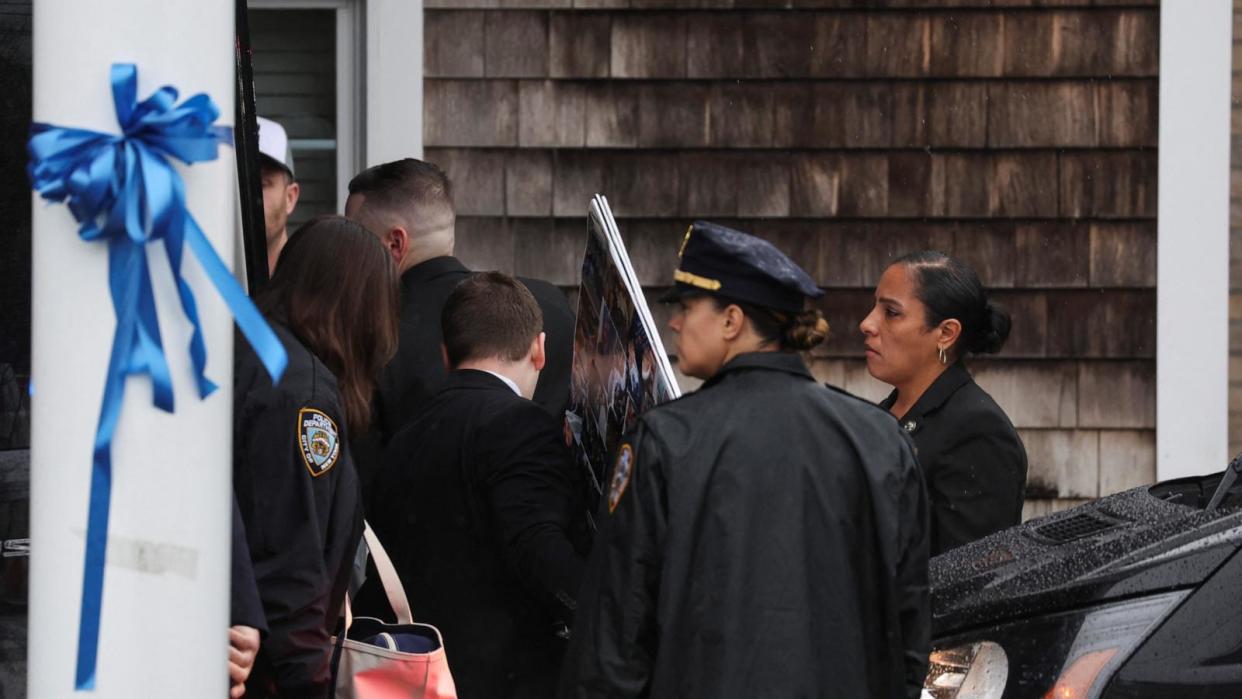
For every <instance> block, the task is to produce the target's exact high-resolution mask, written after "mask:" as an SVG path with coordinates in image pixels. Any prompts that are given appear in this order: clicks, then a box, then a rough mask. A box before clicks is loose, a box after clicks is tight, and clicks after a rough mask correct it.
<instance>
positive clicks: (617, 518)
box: [561, 352, 929, 699]
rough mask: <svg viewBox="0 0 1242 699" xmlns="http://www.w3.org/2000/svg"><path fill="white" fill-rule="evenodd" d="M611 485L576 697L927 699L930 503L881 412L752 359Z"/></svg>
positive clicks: (576, 661) (618, 471) (641, 448)
mask: <svg viewBox="0 0 1242 699" xmlns="http://www.w3.org/2000/svg"><path fill="white" fill-rule="evenodd" d="M609 480H610V482H609V484H608V491H609V492H608V496H607V498H606V499H605V501H604V503H603V504H602V506H601V508H600V515H599V530H598V531H597V532H596V537H595V541H594V543H593V545H592V549H591V556H590V558H589V560H588V564H587V570H586V573H585V575H584V578H583V585H582V588H581V590H580V591H579V596H578V602H579V604H578V611H577V613H576V616H575V620H576V621H575V626H574V628H573V633H572V636H571V641H570V650H569V654H568V655H567V657H566V660H565V670H564V673H563V675H562V681H561V696H563V697H609V698H610V699H611V698H620V697H661V698H664V697H667V698H670V699H671V698H674V697H676V698H681V697H712V698H713V699H727V698H730V697H738V698H739V699H741V698H745V699H753V698H755V697H843V698H845V697H848V698H850V699H855V698H858V697H901V696H910V697H916V696H918V693H919V690H920V687H921V686H922V681H923V676H924V674H925V670H926V663H927V654H928V651H929V645H928V644H929V639H928V634H929V608H928V596H927V533H926V532H927V524H926V518H927V514H926V495H925V493H924V491H923V484H922V480H921V478H920V475H919V472H918V465H917V463H916V461H915V459H914V455H913V450H912V448H911V446H910V442H909V440H908V439H907V438H906V437H905V436H904V435H903V434H902V433H901V430H900V429H899V428H898V427H897V426H896V424H894V422H893V420H892V418H891V417H889V416H888V415H885V414H884V412H883V411H881V410H878V409H877V408H876V406H875V405H873V404H870V403H867V402H864V401H862V400H859V399H857V398H854V397H853V396H850V395H848V394H844V393H842V392H839V391H836V390H834V389H830V388H827V387H825V386H822V385H820V384H818V383H816V382H815V380H814V379H813V378H812V377H811V375H810V373H809V372H808V371H807V369H806V366H805V365H804V364H803V362H802V360H801V359H800V358H799V357H798V356H797V355H795V354H790V353H784V352H767V353H753V354H743V355H741V356H739V357H737V358H735V359H733V360H732V361H730V362H729V363H728V364H726V365H725V366H724V367H723V368H722V369H721V370H720V371H719V372H718V373H717V374H716V375H715V376H714V377H712V378H711V379H710V380H709V381H708V382H707V383H706V384H704V386H703V388H702V389H700V390H699V391H697V392H695V393H692V394H689V395H687V396H685V397H682V398H680V399H678V400H675V401H672V402H670V403H666V404H664V405H660V406H657V407H655V408H652V409H651V410H649V411H648V412H646V413H644V414H643V415H642V416H641V417H640V418H639V420H638V423H637V426H636V428H635V431H634V432H633V434H632V435H630V436H629V437H628V438H627V439H626V441H624V442H623V443H622V446H621V448H620V452H619V454H618V456H617V459H616V464H615V465H614V467H613V471H612V474H611V476H610V479H609Z"/></svg>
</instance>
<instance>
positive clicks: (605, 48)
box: [424, 0, 1159, 514]
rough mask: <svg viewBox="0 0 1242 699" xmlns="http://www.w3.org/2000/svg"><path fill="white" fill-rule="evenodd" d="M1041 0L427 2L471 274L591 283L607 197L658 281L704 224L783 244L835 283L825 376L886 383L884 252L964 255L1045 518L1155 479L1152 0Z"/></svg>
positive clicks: (439, 122) (989, 373)
mask: <svg viewBox="0 0 1242 699" xmlns="http://www.w3.org/2000/svg"><path fill="white" fill-rule="evenodd" d="M1044 4H1052V3H1032V2H1030V1H1026V2H1023V1H1020V0H991V1H990V2H989V1H987V0H976V1H974V2H968V1H962V0H958V1H950V0H942V1H941V2H935V1H933V0H887V1H886V2H879V1H873V2H861V1H853V2H851V1H849V0H836V1H835V2H833V1H829V0H820V1H806V2H804V1H800V0H792V1H790V0H781V1H777V2H767V1H764V0H749V1H744V0H736V1H735V0H589V1H584V0H517V1H506V0H427V1H426V7H427V10H426V81H425V97H426V103H425V120H426V121H425V133H424V137H425V142H426V144H427V150H426V154H427V157H428V158H429V159H431V160H433V161H436V162H439V163H440V164H442V165H444V166H445V167H446V168H447V170H448V171H449V174H450V175H451V176H452V177H453V178H454V180H455V181H456V184H457V192H458V209H459V215H460V217H461V218H460V219H459V226H458V240H459V243H458V245H459V251H460V253H461V254H462V256H463V257H465V258H466V259H467V260H468V261H469V262H471V263H472V264H475V265H478V266H480V267H499V268H504V269H515V270H516V271H517V272H518V273H521V274H527V275H532V276H541V277H545V278H547V279H550V280H552V281H554V282H556V283H559V284H562V285H565V286H567V287H570V286H573V285H574V284H575V283H576V280H577V277H578V270H577V266H578V264H579V263H580V256H581V251H582V233H583V229H584V226H585V221H584V220H583V218H582V216H583V214H584V211H585V205H586V202H587V199H588V197H589V196H590V195H591V194H592V193H594V192H596V191H599V192H603V193H605V194H606V195H607V196H608V197H609V199H610V201H611V202H612V204H613V208H614V211H615V212H616V214H617V216H618V218H619V224H620V226H621V229H622V234H623V235H624V236H625V238H626V241H627V245H628V246H629V249H630V252H631V255H632V257H633V258H634V264H635V268H636V270H637V272H638V275H639V277H640V278H641V281H642V283H643V284H644V285H646V286H648V287H651V288H654V287H659V286H661V285H664V284H667V283H668V279H669V276H670V273H671V271H672V269H673V267H674V265H675V262H676V249H677V243H678V242H679V241H680V238H681V236H682V235H683V233H684V231H685V227H686V225H687V224H688V222H689V221H691V220H692V219H694V218H699V217H702V218H711V219H713V220H718V221H721V222H723V223H726V224H729V225H734V226H736V227H739V228H741V229H743V230H747V231H752V232H755V233H757V234H759V235H763V236H765V237H767V238H769V239H771V240H773V241H774V242H775V243H776V244H778V245H779V246H780V247H782V248H783V249H785V250H786V251H788V252H789V253H791V254H792V255H793V256H794V257H795V258H796V259H797V260H798V261H799V262H800V263H802V264H803V265H804V266H805V267H806V268H807V269H808V271H810V272H811V273H812V274H813V275H814V276H815V277H816V278H817V279H818V280H819V282H820V283H821V284H822V285H823V286H825V287H828V288H829V293H828V294H827V295H826V297H825V299H824V301H823V309H824V311H825V313H826V314H827V315H828V318H829V321H830V322H831V323H832V326H833V328H834V337H833V339H832V340H831V341H830V342H829V343H827V345H826V346H825V347H823V348H821V349H820V350H819V351H817V352H816V354H815V357H814V361H813V366H814V369H815V371H816V373H817V374H818V375H819V376H821V377H822V378H823V379H824V380H827V381H831V382H833V383H835V384H838V385H841V386H843V387H845V388H846V389H848V390H851V391H854V392H856V393H859V394H861V395H864V396H868V397H873V398H875V397H879V396H882V395H883V394H884V393H885V392H886V388H885V387H884V386H882V385H880V384H878V383H877V382H875V381H874V380H872V379H871V378H870V377H869V376H868V375H867V372H866V367H865V365H864V363H863V361H862V357H861V352H860V351H859V349H860V336H859V334H858V332H857V324H858V321H859V320H861V318H862V317H863V316H864V315H865V314H866V312H867V310H868V309H869V307H870V295H871V289H872V287H873V285H874V284H875V283H876V281H877V279H878V278H879V275H880V273H881V272H882V271H883V269H884V267H885V266H886V265H887V263H888V261H889V260H891V259H892V258H893V257H894V256H896V255H898V254H901V253H904V252H907V251H910V250H914V249H918V248H924V247H934V248H940V249H944V250H947V251H949V252H951V253H953V254H957V255H959V256H961V257H963V258H965V259H967V260H968V261H969V262H971V263H972V264H973V265H975V266H976V268H977V269H978V270H979V271H980V274H981V275H982V277H983V279H984V282H985V284H987V285H988V286H989V287H990V288H992V289H993V290H994V293H995V296H996V298H997V299H998V300H999V301H1001V302H1002V303H1004V304H1005V305H1007V306H1008V307H1009V308H1010V310H1011V311H1012V312H1013V314H1014V332H1013V335H1012V336H1011V338H1010V341H1009V344H1008V345H1007V346H1006V348H1005V350H1004V352H1003V353H1002V354H1001V355H999V356H998V357H996V358H987V359H978V360H975V361H974V362H973V363H972V368H973V370H974V372H975V374H976V376H977V377H978V379H979V381H980V383H982V384H983V385H984V387H985V388H986V389H987V390H989V391H990V392H991V393H992V394H993V396H995V397H996V399H997V400H998V401H999V402H1000V403H1001V405H1002V406H1004V407H1005V409H1006V410H1007V411H1008V412H1009V414H1010V416H1011V417H1012V419H1013V421H1014V423H1015V424H1016V425H1017V426H1018V427H1019V429H1020V430H1021V432H1022V435H1023V438H1024V439H1025V441H1026V445H1027V450H1028V452H1029V454H1030V457H1031V472H1030V488H1029V491H1030V492H1029V494H1030V496H1031V502H1030V503H1029V505H1028V514H1037V513H1043V512H1047V511H1049V510H1050V509H1052V508H1055V507H1061V506H1065V505H1066V504H1072V503H1075V502H1077V501H1078V500H1080V499H1083V498H1091V497H1096V496H1098V495H1101V494H1107V493H1111V492H1115V491H1117V490H1121V489H1124V488H1127V487H1131V486H1133V485H1137V484H1141V483H1146V482H1150V481H1152V480H1154V477H1155V450H1154V427H1155V362H1154V359H1155V308H1156V304H1155V281H1156V279H1155V271H1156V237H1155V236H1156V228H1155V215H1156V150H1155V146H1156V126H1157V89H1158V81H1157V75H1156V74H1157V67H1158V44H1159V13H1158V8H1157V7H1156V5H1157V3H1156V2H1155V1H1154V0H1149V1H1146V2H1144V1H1142V0H1132V1H1128V2H1108V1H1105V0H1094V2H1091V1H1088V0H1060V1H1059V2H1057V3H1055V5H1057V6H1056V7H1043V6H1042V5H1044ZM1032 5H1041V6H1038V7H1033V6H1032ZM652 310H653V312H654V313H655V314H656V316H657V320H662V319H663V316H664V311H663V309H661V308H659V307H658V306H657V307H654V308H653V309H652ZM670 346H671V345H670Z"/></svg>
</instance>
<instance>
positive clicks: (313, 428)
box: [298, 408, 341, 477]
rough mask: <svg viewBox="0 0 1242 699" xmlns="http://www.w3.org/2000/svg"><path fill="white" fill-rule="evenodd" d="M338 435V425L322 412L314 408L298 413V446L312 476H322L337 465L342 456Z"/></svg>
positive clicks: (304, 409) (303, 409)
mask: <svg viewBox="0 0 1242 699" xmlns="http://www.w3.org/2000/svg"><path fill="white" fill-rule="evenodd" d="M337 434H339V433H338V432H337V429H336V423H335V422H333V421H332V418H330V417H328V416H327V415H325V414H323V413H322V412H320V411H318V410H315V409H314V408H302V409H301V410H299V411H298V446H299V447H300V448H301V451H302V461H303V462H305V464H306V470H307V471H310V474H311V475H312V476H315V477H318V476H322V475H323V474H325V473H327V472H328V471H330V470H332V467H333V466H335V465H336V460H337V458H338V457H340V455H341V443H340V440H339V439H337Z"/></svg>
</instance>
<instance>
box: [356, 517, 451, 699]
mask: <svg viewBox="0 0 1242 699" xmlns="http://www.w3.org/2000/svg"><path fill="white" fill-rule="evenodd" d="M363 536H364V537H366V542H367V548H369V549H370V550H371V558H372V559H374V561H375V568H376V570H378V571H379V578H380V582H381V583H382V584H383V587H384V593H385V594H386V595H387V596H388V604H389V605H390V606H391V607H392V610H393V612H394V613H395V614H396V616H397V623H396V624H389V623H386V622H383V621H381V620H379V619H373V618H370V617H357V618H355V617H354V616H353V614H352V613H351V610H350V605H349V599H348V598H347V599H346V600H345V638H344V640H343V641H338V639H335V638H334V639H333V643H334V646H335V647H336V652H337V653H338V654H339V660H338V663H337V665H336V697H337V699H457V688H456V687H455V686H454V685H453V675H452V674H451V673H450V672H449V665H448V658H447V657H446V656H445V654H444V639H443V638H442V637H441V636H440V631H439V630H438V629H437V628H436V627H434V626H431V625H430V624H416V623H414V616H413V615H412V614H411V613H410V603H409V600H408V599H407V598H406V596H405V588H404V587H403V586H402V585H401V579H400V578H399V577H398V576H397V571H396V569H395V568H393V565H392V561H391V560H390V559H389V558H388V554H387V552H385V551H384V547H383V546H382V545H381V544H380V542H379V539H378V538H377V537H376V536H375V532H373V531H371V525H369V524H367V525H365V529H364V532H363Z"/></svg>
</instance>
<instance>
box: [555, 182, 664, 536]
mask: <svg viewBox="0 0 1242 699" xmlns="http://www.w3.org/2000/svg"><path fill="white" fill-rule="evenodd" d="M679 395H681V391H680V390H679V389H678V386H677V382H676V380H675V378H674V375H673V369H672V365H671V364H669V361H668V354H667V353H665V351H664V345H663V343H662V342H661V341H660V334H659V332H658V331H657V328H656V325H655V322H654V320H653V319H652V316H651V310H650V309H649V308H648V307H647V302H646V299H645V298H644V297H643V293H642V287H641V286H640V285H639V284H638V278H637V276H636V275H635V274H634V269H633V267H632V266H631V265H630V259H629V255H628V254H627V253H626V251H625V244H624V243H623V242H622V240H621V234H620V232H619V231H618V229H617V224H616V221H615V220H614V219H613V216H612V211H611V209H609V207H608V201H607V200H606V199H605V198H604V197H603V196H600V195H598V194H597V195H596V196H595V197H594V198H593V199H592V200H591V204H590V223H589V225H588V230H587V243H586V254H585V255H584V257H583V260H582V284H581V286H580V287H579V293H578V319H577V326H576V328H575V332H574V363H573V377H572V379H571V384H570V397H569V410H568V411H567V414H566V424H567V427H568V430H569V432H570V433H571V434H570V435H569V436H570V437H571V439H572V442H573V444H572V448H573V451H574V458H575V460H576V461H577V463H578V466H579V467H580V468H582V469H584V470H585V471H586V473H587V476H588V481H589V482H590V483H591V485H592V490H593V493H594V495H595V496H596V502H594V503H592V509H591V511H592V512H595V511H596V508H595V506H596V505H598V498H599V497H600V496H601V495H602V493H603V491H604V488H605V479H606V478H607V477H608V473H609V470H610V468H611V467H612V462H611V459H612V457H613V455H615V454H616V453H617V449H618V446H619V444H620V442H621V438H622V436H623V435H625V434H626V433H628V432H629V431H630V430H632V429H633V428H634V423H635V422H636V421H637V420H638V416H639V415H641V414H642V412H643V411H644V410H647V409H648V408H651V407H652V406H655V405H659V404H660V403H663V402H665V401H668V400H672V399H673V398H676V397H678V396H679Z"/></svg>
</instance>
